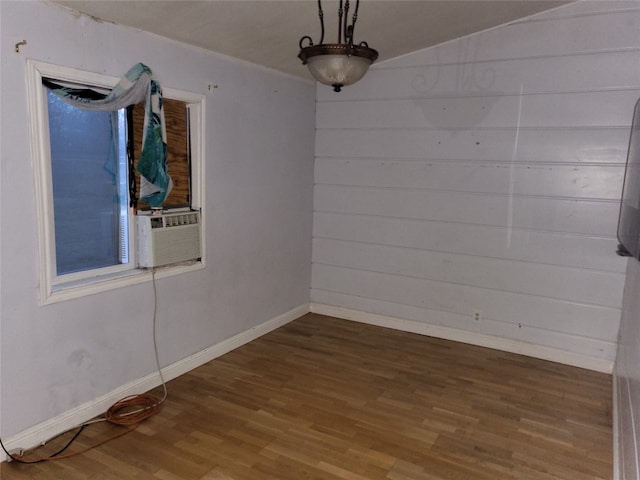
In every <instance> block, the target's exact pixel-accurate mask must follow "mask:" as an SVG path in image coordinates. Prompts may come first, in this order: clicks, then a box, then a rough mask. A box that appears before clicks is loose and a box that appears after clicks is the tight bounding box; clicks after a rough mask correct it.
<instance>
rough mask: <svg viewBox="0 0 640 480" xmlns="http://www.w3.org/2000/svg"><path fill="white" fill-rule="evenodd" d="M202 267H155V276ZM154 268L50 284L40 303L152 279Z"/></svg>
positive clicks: (197, 263) (199, 263)
mask: <svg viewBox="0 0 640 480" xmlns="http://www.w3.org/2000/svg"><path fill="white" fill-rule="evenodd" d="M203 268H204V263H203V262H202V261H197V262H194V263H190V264H178V265H170V266H166V267H159V268H156V269H155V278H156V279H158V278H165V277H172V276H174V275H180V274H183V273H189V272H193V271H196V270H201V269H203ZM153 271H154V269H151V268H148V269H140V268H135V269H131V270H125V271H122V272H117V273H112V274H108V275H102V276H100V277H93V278H85V279H82V280H75V281H70V282H65V283H58V284H56V285H52V286H51V288H50V289H48V290H49V291H48V293H47V294H46V298H42V304H43V305H48V304H51V303H58V302H64V301H66V300H72V299H74V298H81V297H86V296H89V295H95V294H97V293H102V292H107V291H110V290H115V289H117V288H123V287H128V286H132V285H137V284H140V283H144V282H148V281H151V280H152V275H153ZM43 297H44V296H43Z"/></svg>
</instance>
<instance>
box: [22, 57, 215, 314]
mask: <svg viewBox="0 0 640 480" xmlns="http://www.w3.org/2000/svg"><path fill="white" fill-rule="evenodd" d="M50 80H52V81H55V82H65V83H67V84H68V83H73V84H76V85H78V86H82V87H92V88H93V87H96V88H98V89H100V88H102V89H104V88H107V89H110V88H111V87H113V86H114V85H115V84H116V83H117V81H118V78H113V77H106V76H103V75H98V74H93V73H89V72H82V71H78V70H73V69H68V68H62V67H57V66H53V65H49V64H44V63H41V62H34V61H30V62H29V93H30V95H29V99H30V109H31V113H32V115H31V119H32V142H33V152H34V156H35V159H34V160H35V161H34V166H35V178H36V199H37V202H38V204H37V207H38V224H39V225H38V226H39V230H38V232H39V239H40V242H39V244H40V247H39V250H40V267H41V268H40V272H41V273H40V277H41V282H40V285H41V302H42V303H51V302H55V301H59V300H65V299H68V298H75V297H78V296H83V295H87V294H92V293H96V292H99V291H103V290H108V289H112V288H116V287H121V286H125V285H128V284H134V283H138V282H141V281H146V280H147V279H148V277H149V273H148V272H147V271H145V270H141V269H139V268H137V262H136V251H135V250H136V248H135V245H136V238H135V235H136V229H135V228H134V227H135V223H134V221H135V215H134V214H133V212H134V209H133V208H130V206H131V205H132V203H134V204H135V202H132V199H135V197H136V195H135V193H136V192H137V191H138V188H139V184H140V179H139V174H137V173H136V172H135V168H133V167H132V165H130V161H129V158H130V155H128V152H127V149H131V151H132V153H134V158H135V157H136V156H137V155H138V154H139V152H140V149H141V137H142V122H143V117H144V109H143V108H142V107H141V106H134V107H130V108H126V109H121V110H118V111H114V112H105V111H93V110H85V109H81V108H77V107H74V106H73V105H70V104H68V103H67V102H65V101H64V100H62V99H61V98H59V97H58V96H57V95H55V94H54V93H51V91H50V90H49V89H48V88H47V86H45V83H46V84H49V81H50ZM43 81H44V83H43ZM163 90H164V102H163V105H164V108H165V119H166V126H167V144H168V149H169V173H170V175H171V176H172V179H173V182H174V188H173V190H172V192H171V194H170V195H169V196H168V197H167V199H166V201H165V203H164V207H165V208H182V209H186V208H194V209H199V208H200V207H201V202H200V199H201V198H202V195H203V192H202V171H203V164H202V152H203V147H202V139H203V135H202V134H201V132H202V129H203V121H202V118H203V116H202V114H203V110H204V99H203V97H202V96H200V95H194V94H190V93H186V92H181V91H177V90H172V89H168V88H166V87H164V88H163ZM147 207H148V206H146V205H145V204H144V203H142V202H140V203H139V204H138V205H137V208H138V209H144V208H147ZM203 257H204V255H203ZM202 266H203V263H202V262H200V263H199V264H197V265H191V266H189V265H186V266H185V265H182V266H175V267H171V268H168V269H164V270H162V271H161V272H158V273H157V275H158V276H164V275H173V274H177V273H182V272H184V271H189V270H192V269H194V268H202Z"/></svg>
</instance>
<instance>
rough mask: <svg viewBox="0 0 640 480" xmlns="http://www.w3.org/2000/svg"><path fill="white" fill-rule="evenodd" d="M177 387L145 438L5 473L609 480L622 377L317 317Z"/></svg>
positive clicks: (100, 432)
mask: <svg viewBox="0 0 640 480" xmlns="http://www.w3.org/2000/svg"><path fill="white" fill-rule="evenodd" d="M168 388H169V397H168V399H167V401H166V403H165V405H164V408H163V410H162V411H161V412H160V413H159V414H158V415H156V416H155V417H153V418H151V419H149V420H147V421H146V422H144V423H143V424H142V425H141V426H140V427H138V429H137V430H135V431H134V432H132V433H129V434H127V435H125V436H123V437H121V438H118V439H116V440H113V441H112V442H110V443H107V444H105V445H103V446H101V447H98V448H96V449H93V450H90V451H89V452H87V453H85V454H83V455H81V456H78V457H74V458H70V459H67V460H61V461H58V462H49V463H43V464H37V465H31V466H25V465H18V464H16V463H10V464H6V463H5V464H2V466H1V469H0V473H1V475H0V478H2V479H3V480H21V479H27V478H28V479H36V480H53V479H56V480H62V479H64V480H76V479H77V480H80V479H92V480H98V479H100V480H102V479H119V480H122V479H135V480H143V479H150V480H151V479H153V480H158V479H159V480H177V479H180V480H214V479H215V480H289V479H291V480H302V479H326V480H338V479H343V480H377V479H387V480H444V479H447V480H452V479H455V480H463V479H469V480H503V479H505V480H508V479H518V480H552V479H554V480H558V479H564V480H573V479H575V480H589V479H609V478H611V472H612V451H611V449H612V427H611V416H612V413H611V377H610V376H609V375H605V374H599V373H595V372H591V371H587V370H582V369H579V368H573V367H568V366H563V365H559V364H555V363H551V362H545V361H541V360H536V359H532V358H527V357H522V356H518V355H513V354H508V353H504V352H499V351H496V350H490V349H485V348H480V347H474V346H469V345H464V344H459V343H455V342H449V341H444V340H438V339H434V338H429V337H424V336H419V335H414V334H410V333H404V332H398V331H393V330H388V329H383V328H379V327H373V326H369V325H363V324H359V323H354V322H348V321H343V320H338V319H333V318H330V317H323V316H320V315H314V314H309V315H306V316H304V317H302V318H301V319H298V320H296V321H294V322H292V323H290V324H288V325H286V326H284V327H282V328H280V329H278V330H276V331H274V332H272V333H270V334H268V335H265V336H264V337H262V338H260V339H258V340H256V341H254V342H252V343H250V344H248V345H245V346H243V347H241V348H239V349H237V350H234V351H233V352H231V353H229V354H227V355H225V356H223V357H220V358H218V359H216V360H214V361H212V362H210V363H208V364H207V365H204V366H202V367H200V368H198V369H196V370H194V371H192V372H190V373H188V374H186V375H184V376H182V377H180V378H177V379H175V380H173V381H171V382H169V384H168ZM117 428H122V427H117V426H113V425H106V424H98V425H94V426H92V427H89V428H88V429H87V430H86V431H85V432H86V433H83V434H82V436H81V437H80V439H79V440H78V441H77V442H76V443H75V444H74V445H73V447H72V449H74V448H75V449H79V448H80V447H82V446H83V445H90V444H92V442H95V441H97V440H99V439H100V438H102V436H104V435H107V434H109V433H110V432H113V430H114V429H117ZM46 448H49V449H52V450H53V448H54V446H53V445H49V446H47V447H46Z"/></svg>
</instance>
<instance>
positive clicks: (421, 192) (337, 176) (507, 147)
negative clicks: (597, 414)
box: [311, 1, 640, 370]
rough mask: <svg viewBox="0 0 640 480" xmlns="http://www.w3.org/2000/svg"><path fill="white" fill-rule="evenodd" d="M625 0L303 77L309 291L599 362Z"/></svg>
mask: <svg viewBox="0 0 640 480" xmlns="http://www.w3.org/2000/svg"><path fill="white" fill-rule="evenodd" d="M639 7H640V6H639V5H638V3H637V2H618V1H612V2H578V3H576V4H572V5H569V6H567V7H563V8H561V9H557V10H555V11H551V12H547V13H545V14H542V15H540V16H537V17H532V18H530V19H527V20H524V21H520V22H517V23H514V24H511V25H508V26H503V27H500V28H497V29H494V30H490V31H487V32H484V33H481V34H477V35H473V36H470V37H466V38H463V39H459V40H456V41H453V42H450V43H447V44H443V45H441V46H437V47H434V48H430V49H427V50H423V51H420V52H416V53H413V54H410V55H407V56H404V57H401V58H398V59H395V60H391V61H389V62H386V63H382V64H379V65H376V66H374V67H373V68H372V70H371V71H370V73H368V74H367V76H366V77H365V78H364V79H363V80H362V81H361V82H360V83H358V84H356V85H354V86H352V87H348V88H345V89H344V91H343V92H341V93H340V94H335V93H333V92H332V91H331V89H330V88H324V87H322V86H320V87H319V89H318V103H317V137H316V170H315V206H314V249H313V267H312V272H313V273H312V293H311V296H312V302H314V303H316V304H320V305H330V306H335V307H341V308H345V309H350V310H356V311H360V312H367V313H372V314H377V315H383V316H387V317H392V318H396V319H404V320H411V321H414V322H420V323H425V324H430V325H437V326H443V327H450V328H453V329H458V330H460V331H464V332H465V334H466V336H467V338H468V336H469V335H468V334H469V333H470V332H471V334H482V335H488V336H491V337H497V338H502V339H507V340H509V341H512V340H515V341H520V342H524V343H527V344H534V345H537V346H541V347H548V348H551V349H557V351H559V352H560V351H561V352H568V353H569V354H571V355H573V354H575V355H577V356H578V357H582V358H590V359H597V360H598V361H602V365H603V369H605V370H606V369H607V365H608V366H609V367H608V368H610V366H611V364H612V361H613V359H614V356H615V349H616V336H617V333H618V326H619V320H620V307H621V300H622V291H623V282H624V268H625V267H624V266H625V261H624V259H622V258H619V257H617V256H616V254H615V249H616V244H617V242H616V238H615V234H616V226H617V219H618V208H619V198H620V192H621V187H622V179H623V174H624V163H625V159H626V150H627V144H628V137H629V127H630V121H631V116H632V112H633V106H634V103H635V101H636V99H637V98H638V97H639V96H640V36H639V35H638V32H639V31H640V8H639ZM376 47H377V46H376ZM380 48H382V46H380ZM476 313H479V314H480V315H479V320H477V319H476V315H475V314H476Z"/></svg>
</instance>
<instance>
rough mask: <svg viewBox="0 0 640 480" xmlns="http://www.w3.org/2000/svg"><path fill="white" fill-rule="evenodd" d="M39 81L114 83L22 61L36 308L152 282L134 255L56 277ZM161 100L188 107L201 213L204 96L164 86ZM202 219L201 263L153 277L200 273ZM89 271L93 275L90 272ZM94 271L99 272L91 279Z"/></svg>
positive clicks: (196, 205)
mask: <svg viewBox="0 0 640 480" xmlns="http://www.w3.org/2000/svg"><path fill="white" fill-rule="evenodd" d="M43 77H51V78H56V79H59V80H67V81H70V82H76V83H85V84H91V85H96V86H104V87H107V88H112V87H113V86H114V85H115V84H116V83H117V82H118V80H119V78H118V77H112V76H108V75H103V74H99V73H93V72H86V71H82V70H77V69H74V68H68V67H61V66H58V65H52V64H48V63H44V62H39V61H35V60H28V61H27V88H28V92H29V95H28V97H29V113H30V123H31V125H30V129H31V152H32V153H31V155H32V164H33V170H34V182H35V200H36V217H37V223H38V257H39V277H40V304H41V305H46V304H50V303H56V302H60V301H64V300H70V299H73V298H79V297H84V296H86V295H93V294H96V293H100V292H104V291H108V290H113V289H115V288H122V287H126V286H129V285H135V284H138V283H142V282H146V281H149V280H151V277H152V275H151V270H149V269H140V268H137V267H136V259H135V252H132V255H131V257H130V258H131V260H130V263H129V264H127V265H125V266H122V265H118V266H115V267H109V268H106V269H100V270H99V272H98V270H92V271H88V272H84V273H83V274H82V275H76V274H70V275H66V276H62V275H61V276H56V266H55V230H54V217H53V186H52V180H51V153H50V147H49V118H48V112H47V108H46V105H47V98H46V92H45V89H44V87H43V85H42V78H43ZM163 93H164V96H165V98H170V99H175V100H180V101H183V102H185V103H187V104H188V105H189V107H190V108H189V112H190V119H189V120H190V125H191V130H190V135H191V207H192V208H193V209H200V210H201V209H202V207H203V205H202V202H203V199H204V198H205V183H204V178H205V172H204V168H205V164H204V159H205V141H204V140H205V135H204V132H205V118H206V116H205V96H204V95H198V94H194V93H190V92H185V91H182V90H176V89H173V88H168V87H165V86H163ZM130 227H131V228H130V230H129V231H130V232H131V233H130V249H131V250H135V242H136V238H135V235H136V233H135V231H136V229H135V228H134V227H135V226H134V225H130ZM205 232H206V225H205V215H204V213H203V214H202V215H201V239H200V240H201V241H200V245H201V254H202V259H201V260H200V261H199V262H196V263H194V264H192V265H175V266H168V267H164V268H159V269H157V270H156V273H155V276H156V278H163V277H168V276H172V275H178V274H182V273H187V272H191V271H194V270H199V269H202V268H204V266H205V257H206V255H205V244H206V243H205V241H204V239H205V238H206V236H205ZM91 272H93V275H92V273H91ZM96 273H99V274H98V275H96Z"/></svg>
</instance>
